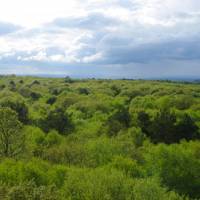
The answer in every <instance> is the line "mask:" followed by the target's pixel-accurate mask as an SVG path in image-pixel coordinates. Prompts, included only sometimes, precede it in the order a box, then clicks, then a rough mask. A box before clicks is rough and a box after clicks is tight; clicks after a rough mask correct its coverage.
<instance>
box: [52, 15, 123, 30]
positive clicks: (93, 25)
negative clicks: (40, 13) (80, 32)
mask: <svg viewBox="0 0 200 200" xmlns="http://www.w3.org/2000/svg"><path fill="white" fill-rule="evenodd" d="M117 23H119V20H118V19H115V18H112V17H110V16H106V15H104V14H103V13H98V12H92V13H88V14H87V15H86V16H79V17H71V18H59V19H56V20H54V21H53V22H52V25H53V26H57V27H61V28H78V29H92V30H94V29H101V28H104V27H108V26H114V25H117Z"/></svg>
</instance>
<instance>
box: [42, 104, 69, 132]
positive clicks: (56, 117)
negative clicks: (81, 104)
mask: <svg viewBox="0 0 200 200" xmlns="http://www.w3.org/2000/svg"><path fill="white" fill-rule="evenodd" d="M42 128H43V130H44V131H46V132H49V131H50V130H53V129H54V130H57V131H58V132H59V133H61V134H68V133H69V132H70V131H71V130H72V129H73V123H72V120H71V117H70V116H69V115H68V114H67V113H65V112H64V110H63V109H61V108H56V109H54V110H51V111H50V112H49V113H48V115H47V116H46V118H45V119H44V120H43V122H42Z"/></svg>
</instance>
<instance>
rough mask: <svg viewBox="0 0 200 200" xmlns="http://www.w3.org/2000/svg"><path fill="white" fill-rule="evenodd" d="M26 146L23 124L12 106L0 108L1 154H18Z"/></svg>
mask: <svg viewBox="0 0 200 200" xmlns="http://www.w3.org/2000/svg"><path fill="white" fill-rule="evenodd" d="M23 147H24V135H23V133H22V124H21V123H20V122H19V121H18V118H17V114H16V112H14V111H13V110H11V109H10V108H0V155H1V156H5V157H13V156H17V155H18V154H19V153H21V152H22V150H23Z"/></svg>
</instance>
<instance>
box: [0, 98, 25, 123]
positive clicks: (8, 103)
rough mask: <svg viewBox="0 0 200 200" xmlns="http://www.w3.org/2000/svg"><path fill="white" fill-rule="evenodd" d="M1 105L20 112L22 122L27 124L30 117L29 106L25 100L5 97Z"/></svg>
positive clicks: (19, 116) (19, 117)
mask: <svg viewBox="0 0 200 200" xmlns="http://www.w3.org/2000/svg"><path fill="white" fill-rule="evenodd" d="M0 105H1V106H2V107H7V108H11V109H12V110H13V111H15V112H16V113H17V114H18V119H19V121H20V122H22V123H24V124H27V123H28V121H29V119H28V113H29V111H28V107H27V105H26V104H25V103H24V101H23V100H19V99H16V98H3V100H2V101H1V102H0Z"/></svg>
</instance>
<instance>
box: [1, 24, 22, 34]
mask: <svg viewBox="0 0 200 200" xmlns="http://www.w3.org/2000/svg"><path fill="white" fill-rule="evenodd" d="M20 29H21V27H20V26H17V25H14V24H11V23H6V22H0V36H2V35H6V34H9V33H14V32H16V31H18V30H20Z"/></svg>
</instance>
